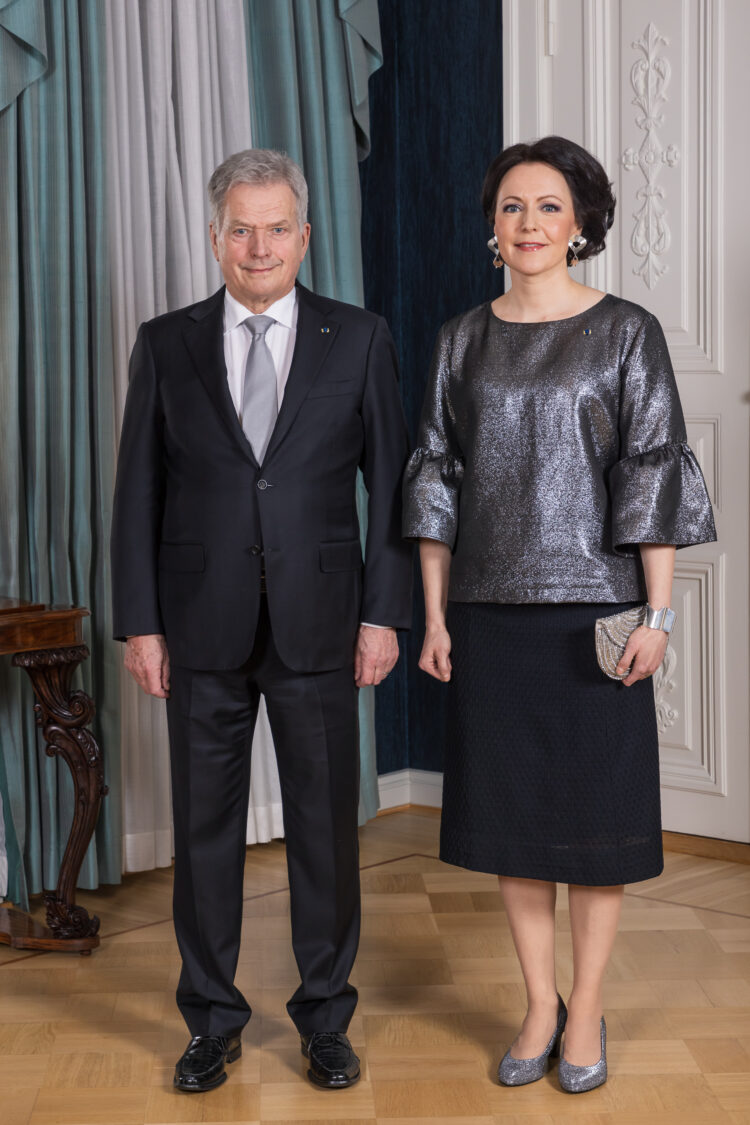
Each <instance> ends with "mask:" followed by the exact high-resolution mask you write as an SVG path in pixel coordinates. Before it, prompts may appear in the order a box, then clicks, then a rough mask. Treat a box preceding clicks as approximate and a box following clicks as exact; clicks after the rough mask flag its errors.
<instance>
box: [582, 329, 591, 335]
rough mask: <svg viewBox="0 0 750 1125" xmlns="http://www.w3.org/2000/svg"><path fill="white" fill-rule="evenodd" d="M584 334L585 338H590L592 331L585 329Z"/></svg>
mask: <svg viewBox="0 0 750 1125" xmlns="http://www.w3.org/2000/svg"><path fill="white" fill-rule="evenodd" d="M583 334H584V336H590V335H591V329H590V328H584V330H583Z"/></svg>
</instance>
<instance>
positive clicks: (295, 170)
mask: <svg viewBox="0 0 750 1125" xmlns="http://www.w3.org/2000/svg"><path fill="white" fill-rule="evenodd" d="M235 184H286V185H287V186H288V187H290V188H291V189H292V192H293V194H294V198H295V199H296V201H297V222H298V224H299V227H300V230H301V229H302V227H303V226H304V225H305V223H306V222H307V181H306V180H305V177H304V176H303V175H302V169H301V168H300V166H299V165H298V164H295V162H294V161H293V160H292V158H291V157H290V156H287V154H286V153H285V152H277V151H276V149H273V148H246V149H245V150H244V151H243V152H235V153H234V155H233V156H228V157H227V159H226V160H225V161H224V162H223V164H220V165H219V167H218V168H217V169H216V171H215V172H214V174H213V175H212V177H211V179H210V180H209V181H208V202H209V205H210V207H211V222H212V223H213V224H214V230H216V231H217V232H218V231H220V230H221V227H222V224H223V222H224V204H225V202H226V198H227V192H228V191H229V189H230V188H232V187H234V185H235Z"/></svg>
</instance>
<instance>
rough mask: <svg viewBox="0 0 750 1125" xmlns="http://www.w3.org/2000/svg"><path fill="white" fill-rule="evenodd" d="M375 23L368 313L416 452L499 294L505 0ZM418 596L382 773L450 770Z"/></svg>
mask: <svg viewBox="0 0 750 1125" xmlns="http://www.w3.org/2000/svg"><path fill="white" fill-rule="evenodd" d="M379 10H380V28H381V36H382V44H383V58H384V62H383V67H382V69H381V70H379V71H378V72H377V73H376V74H375V75H373V77H372V78H371V80H370V112H371V143H372V150H371V153H370V156H369V157H368V159H367V160H365V161H364V163H363V164H361V165H360V179H361V184H362V250H363V261H364V283H365V305H366V307H367V308H369V309H373V310H374V311H375V312H378V313H380V314H381V315H382V316H384V317H385V318H386V319H387V321H388V323H389V325H390V326H391V331H392V332H393V335H394V337H395V340H396V345H397V347H398V351H399V359H400V363H401V389H402V394H403V399H404V407H405V409H406V416H407V420H408V422H409V428H410V431H411V436H412V441H413V440H414V438H415V437H416V430H417V425H418V422H419V414H420V410H421V406H422V398H423V395H424V389H425V383H426V378H427V372H428V368H429V361H430V356H431V354H432V346H433V341H434V339H435V334H436V332H437V330H438V328H439V327H440V325H441V324H442V323H443V322H444V321H446V320H448V319H449V318H450V317H451V316H454V315H455V314H456V313H459V312H462V311H463V310H465V309H469V308H472V307H473V306H474V305H478V304H481V303H482V302H483V301H487V300H491V299H492V298H493V297H495V296H497V294H498V293H500V292H501V288H502V279H501V277H500V273H501V272H502V271H498V270H495V269H493V268H492V259H491V257H490V254H489V251H488V250H487V248H486V243H487V239H488V237H489V236H490V234H491V231H490V230H489V229H488V228H487V224H486V221H485V219H484V216H483V214H482V211H481V208H480V206H479V192H480V189H481V185H482V179H483V177H484V173H485V170H486V168H487V165H488V164H489V162H490V160H491V159H492V157H493V156H495V154H496V153H497V152H499V151H500V149H501V148H502V140H503V138H502V85H503V83H502V19H501V16H502V0H473V2H472V3H470V4H462V5H460V6H457V5H456V4H455V2H454V0H409V3H408V4H406V3H404V2H403V0H379ZM416 569H417V570H418V567H417V568H416ZM415 591H416V595H415V607H414V621H413V624H412V631H411V633H410V634H409V636H408V638H407V639H406V640H405V641H404V642H403V644H402V651H401V657H402V659H401V660H400V661H399V664H398V665H397V667H396V670H395V671H394V672H393V673H392V674H391V676H390V677H389V678H388V680H387V681H386V682H385V684H383V685H382V686H381V687H380V688H378V690H377V694H376V741H377V758H378V772H379V773H388V772H390V771H392V770H399V769H405V768H406V767H407V766H408V767H411V768H414V769H426V770H440V769H442V760H443V738H444V719H443V716H444V689H443V688H442V687H441V685H440V684H438V683H437V682H436V681H434V680H432V679H430V678H429V677H428V676H426V675H425V674H424V673H423V672H420V671H419V669H418V668H417V660H418V659H419V652H420V649H421V646H422V637H423V633H424V614H423V606H422V589H421V584H420V582H419V581H418V580H417V581H416V583H415Z"/></svg>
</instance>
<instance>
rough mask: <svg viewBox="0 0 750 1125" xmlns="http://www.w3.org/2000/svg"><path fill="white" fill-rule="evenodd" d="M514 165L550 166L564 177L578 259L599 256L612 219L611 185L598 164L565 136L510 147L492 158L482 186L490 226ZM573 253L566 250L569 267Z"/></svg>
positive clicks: (584, 150)
mask: <svg viewBox="0 0 750 1125" xmlns="http://www.w3.org/2000/svg"><path fill="white" fill-rule="evenodd" d="M517 164H549V166H550V167H551V168H555V169H556V170H557V171H558V172H560V173H561V175H563V176H564V177H565V180H566V182H567V184H568V188H569V189H570V194H571V196H572V197H573V210H574V211H575V217H576V220H577V222H578V223H579V224H580V226H581V233H582V234H583V237H584V238H585V239H586V245H585V246H584V248H583V249H582V250H579V252H578V258H579V260H580V261H583V260H584V259H585V258H593V257H594V255H595V254H599V253H601V251H602V250H603V249H604V243H605V239H606V236H607V231H608V230H609V228H610V227H611V226H612V222H613V221H614V217H615V197H614V195H613V194H612V184H611V183H610V182H609V178H608V176H607V173H606V172H605V171H604V169H603V168H602V166H601V164H600V163H599V161H598V160H597V159H596V157H595V156H592V155H591V153H590V152H587V151H586V149H585V148H581V146H580V145H577V144H576V143H575V141H569V140H567V138H565V137H542V138H541V139H540V140H538V141H533V142H531V143H530V144H523V143H522V144H517V145H511V146H510V148H506V149H503V151H502V152H501V153H500V154H499V155H498V156H496V157H495V159H494V160H493V161H492V163H491V164H490V166H489V168H488V169H487V174H486V175H485V177H484V183H483V185H482V210H483V211H484V213H485V215H486V217H487V221H488V223H489V224H490V226H493V225H494V222H495V202H496V200H497V193H498V190H499V188H500V184H501V183H502V180H503V178H504V176H506V175H507V174H508V172H510V170H511V168H515V166H516V165H517ZM572 260H573V254H572V253H571V252H570V250H569V251H568V265H570V263H571V261H572Z"/></svg>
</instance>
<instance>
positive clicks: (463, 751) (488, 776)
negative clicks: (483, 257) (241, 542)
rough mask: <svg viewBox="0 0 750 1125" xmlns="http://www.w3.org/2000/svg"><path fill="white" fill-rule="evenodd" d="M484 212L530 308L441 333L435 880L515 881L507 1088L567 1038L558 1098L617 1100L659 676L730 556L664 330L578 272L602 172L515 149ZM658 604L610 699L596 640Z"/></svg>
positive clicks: (584, 157) (435, 437) (518, 301)
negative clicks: (567, 936) (565, 937)
mask: <svg viewBox="0 0 750 1125" xmlns="http://www.w3.org/2000/svg"><path fill="white" fill-rule="evenodd" d="M482 203H483V207H484V210H485V214H486V216H487V218H488V220H489V222H490V225H491V226H492V227H493V231H494V234H493V238H492V239H491V240H490V243H489V245H490V249H491V251H492V253H493V255H494V260H495V264H496V265H500V266H501V265H503V264H504V265H505V266H507V268H508V270H509V272H510V277H511V281H512V287H511V288H510V289H509V290H508V291H507V292H506V293H504V294H503V295H502V296H501V297H498V298H497V299H496V300H494V301H492V302H491V303H486V304H484V305H481V306H480V307H479V308H476V309H472V310H471V311H469V312H467V313H464V314H462V315H461V316H458V317H456V318H454V319H453V320H451V321H449V322H448V323H447V324H446V325H444V326H443V328H442V329H441V331H440V333H439V336H438V340H437V344H436V348H435V354H434V358H433V365H432V372H431V377H430V382H429V387H428V391H427V396H426V400H425V404H424V409H423V414H422V421H421V426H420V436H419V448H417V449H416V450H415V452H414V454H413V456H412V458H411V460H410V462H409V465H408V468H407V473H406V479H405V485H404V489H405V516H404V534H405V535H406V536H408V537H412V538H418V539H419V540H420V557H421V564H422V577H423V585H424V594H425V613H426V634H425V640H424V646H423V649H422V655H421V658H420V667H421V668H422V669H423V670H424V671H425V672H428V673H429V674H430V675H431V676H434V677H435V678H436V679H438V680H440V681H443V682H445V683H446V684H448V687H447V690H448V692H449V701H448V732H447V733H448V737H447V746H446V761H445V770H444V794H443V818H442V824H441V858H442V859H444V860H446V861H447V862H450V863H455V864H459V865H461V866H463V867H468V868H470V869H472V870H480V871H491V872H494V873H496V874H497V875H499V877H500V886H501V890H502V894H503V899H504V903H505V908H506V911H507V914H508V919H509V923H510V928H511V932H512V934H513V940H514V942H515V946H516V950H517V953H518V957H519V960H520V964H521V970H522V972H523V976H524V981H525V984H526V991H527V1002H528V1009H527V1014H526V1018H525V1020H524V1022H523V1026H522V1028H521V1031H520V1033H519V1035H518V1037H517V1039H516V1040H515V1041H514V1043H513V1044H512V1046H511V1047H510V1049H509V1050H508V1051H507V1052H506V1054H505V1056H504V1058H503V1059H502V1061H501V1063H500V1067H499V1071H498V1077H499V1079H500V1081H501V1082H503V1083H504V1084H506V1085H523V1084H526V1083H528V1082H533V1081H535V1080H536V1079H538V1078H541V1077H542V1075H543V1074H544V1073H545V1071H546V1069H547V1068H548V1066H549V1062H550V1059H551V1058H552V1057H555V1056H557V1055H558V1054H559V1052H560V1046H561V1038H562V1033H563V1030H564V1029H565V1044H564V1053H563V1056H562V1058H561V1062H560V1070H559V1081H560V1084H561V1085H562V1087H563V1089H565V1090H568V1091H570V1092H582V1091H584V1090H588V1089H593V1088H594V1087H595V1086H598V1085H601V1083H602V1082H604V1081H605V1080H606V1073H607V1071H606V1042H605V1035H606V1026H605V1023H604V1018H603V1015H602V978H603V975H604V972H605V969H606V966H607V963H608V960H609V956H610V953H611V950H612V947H613V944H614V940H615V936H616V932H617V926H618V920H619V915H620V908H621V902H622V893H623V885H624V884H625V883H628V882H635V881H638V880H641V879H647V878H651V877H653V876H655V875H657V874H658V873H659V872H660V871H661V869H662V865H663V860H662V851H661V820H660V807H659V768H658V745H657V732H656V720H655V709H654V698H653V691H652V686H651V681H650V677H651V676H652V675H653V673H654V672H655V671H656V669H657V668H658V667H659V665H660V664H661V662H662V660H663V658H664V654H665V651H666V647H667V640H668V632H667V630H668V629H669V628H670V627H671V623H672V621H673V619H674V615H673V614H672V613H671V611H670V610H669V607H670V600H671V592H672V576H673V571H674V557H675V548H676V547H678V546H686V545H688V544H693V543H702V542H708V541H710V540H713V539H715V537H716V536H715V530H714V524H713V516H712V512H711V505H710V502H709V499H708V495H707V492H706V488H705V484H704V481H703V477H702V474H701V471H700V468H699V467H698V464H697V462H696V460H695V458H694V456H693V454H692V452H691V450H690V448H689V446H688V445H687V441H686V434H685V425H684V420H683V416H682V411H681V408H680V402H679V397H678V394H677V388H676V385H675V380H674V375H673V373H672V367H671V364H670V360H669V354H668V351H667V347H666V343H665V340H664V335H663V332H662V330H661V328H660V326H659V324H658V322H657V321H656V319H655V318H654V317H653V316H652V315H651V314H650V313H648V312H647V311H646V310H645V309H642V308H640V307H639V306H638V305H634V304H632V303H630V302H628V301H623V300H620V299H618V298H617V297H614V296H612V295H609V294H605V293H601V292H598V291H597V290H594V289H591V288H589V287H588V286H586V285H582V284H579V283H578V282H576V281H575V280H574V279H573V277H572V276H571V275H570V273H569V267H570V266H571V265H573V266H574V265H576V263H577V261H578V260H579V259H583V258H587V257H590V256H592V255H593V254H596V253H598V252H599V251H601V250H602V249H603V248H604V243H605V236H606V233H607V231H608V229H609V227H610V226H611V224H612V219H613V215H614V207H615V201H614V197H613V195H612V191H611V185H610V183H609V180H608V178H607V176H606V174H605V172H604V169H603V168H602V167H601V165H600V164H599V163H598V161H596V160H595V159H594V158H593V157H592V156H591V155H590V154H589V153H587V152H586V151H585V150H584V149H582V148H580V146H578V145H576V144H574V143H573V142H571V141H567V140H565V139H563V138H560V137H546V138H543V139H542V140H540V141H537V142H535V143H534V144H530V145H523V144H521V145H514V146H512V147H511V148H509V149H506V150H505V151H504V152H502V153H501V154H500V155H499V156H498V157H496V159H495V160H494V161H493V163H492V164H491V165H490V168H489V169H488V172H487V176H486V178H485V183H484V188H483V193H482ZM644 602H648V607H649V608H648V613H647V617H646V621H645V623H644V624H643V625H642V626H640V627H638V628H636V629H635V631H634V632H633V633H632V634H631V636H630V638H629V640H628V643H627V647H626V649H625V652H624V654H623V656H622V658H621V660H620V663H619V666H618V669H617V672H618V673H619V675H620V676H621V679H620V680H619V681H618V680H614V679H610V678H608V677H607V676H606V675H605V674H604V673H603V672H602V671H601V670H600V668H599V666H598V664H597V660H596V652H595V644H594V625H595V622H596V620H597V618H600V617H606V616H611V615H614V614H618V613H620V612H625V611H628V610H631V609H633V608H637V607H638V606H640V605H642V604H643V603H644ZM559 882H562V883H566V884H567V885H568V901H569V909H570V924H571V933H572V942H573V968H574V978H573V988H572V991H571V994H570V998H569V1000H568V1006H567V1007H566V1005H565V1004H564V1003H563V1001H562V999H561V998H560V997H559V995H558V992H557V986H556V979H555V897H556V886H557V883H559Z"/></svg>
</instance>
